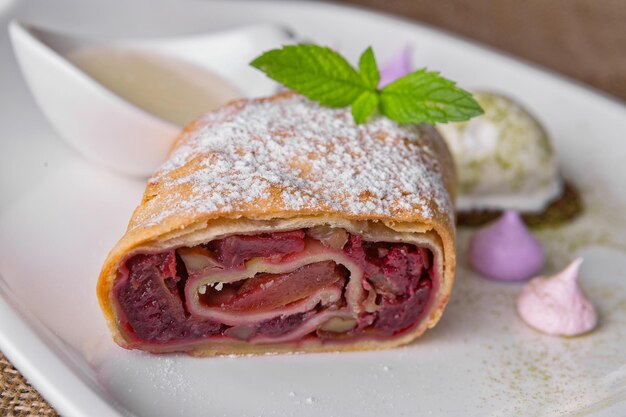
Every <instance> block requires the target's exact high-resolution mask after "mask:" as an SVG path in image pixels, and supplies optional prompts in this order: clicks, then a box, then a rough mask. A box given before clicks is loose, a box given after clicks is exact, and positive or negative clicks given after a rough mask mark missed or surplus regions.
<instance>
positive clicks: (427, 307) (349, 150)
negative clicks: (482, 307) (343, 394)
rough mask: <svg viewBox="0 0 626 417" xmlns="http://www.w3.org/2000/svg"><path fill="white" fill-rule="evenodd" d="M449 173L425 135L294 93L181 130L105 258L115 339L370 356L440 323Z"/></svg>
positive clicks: (244, 104)
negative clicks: (357, 118)
mask: <svg viewBox="0 0 626 417" xmlns="http://www.w3.org/2000/svg"><path fill="white" fill-rule="evenodd" d="M454 181H455V179H454V172H453V164H452V159H451V157H450V155H449V153H448V151H447V148H446V146H445V144H444V143H443V141H442V139H441V138H440V137H439V135H438V134H437V132H436V131H435V129H434V128H433V127H431V126H427V125H399V124H396V123H394V122H392V121H390V120H388V119H385V118H376V119H374V120H372V121H370V122H369V123H367V124H363V125H358V126H357V125H355V124H354V122H353V121H352V116H351V114H350V112H349V110H347V109H330V108H324V107H320V106H318V105H317V104H315V103H313V102H311V101H309V100H307V99H305V98H303V97H302V96H299V95H295V94H293V93H283V94H279V95H276V96H273V97H269V98H263V99H254V100H240V101H235V102H232V103H230V104H228V105H226V106H225V107H223V108H221V109H219V110H217V111H215V112H212V113H209V114H207V115H205V116H204V117H202V118H201V119H200V120H198V121H196V122H195V123H193V124H192V125H190V126H189V127H187V128H186V130H185V131H184V132H183V133H182V135H181V136H180V138H179V139H178V141H177V143H176V145H175V146H174V148H173V150H172V152H171V154H170V156H169V159H168V161H167V162H166V163H165V164H164V165H163V166H162V167H161V168H160V169H159V170H158V171H157V172H156V173H155V174H154V176H153V177H152V178H151V179H150V180H149V182H148V185H147V187H146V191H145V194H144V196H143V200H142V201H141V204H140V205H139V206H138V207H137V209H136V210H135V212H134V213H133V216H132V218H131V221H130V224H129V226H128V230H127V231H126V234H125V235H124V236H123V237H122V239H121V240H120V241H119V242H118V243H117V245H116V246H115V247H114V248H113V250H112V251H111V253H110V254H109V256H108V258H107V260H106V262H105V263H104V266H103V269H102V272H101V275H100V279H99V282H98V297H99V300H100V304H101V307H102V310H103V311H104V315H105V317H106V318H107V320H108V323H109V326H110V328H111V331H112V332H113V336H114V339H115V341H116V342H117V343H118V344H120V345H121V346H123V347H125V348H129V349H142V350H147V351H151V352H179V351H180V352H187V353H191V354H194V355H214V354H231V353H234V354H247V353H265V352H292V351H340V350H362V349H381V348H388V347H392V346H397V345H401V344H404V343H408V342H410V341H411V340H413V339H415V338H416V337H418V336H420V335H421V334H422V333H423V332H424V331H425V330H426V329H427V328H430V327H433V326H434V325H435V324H436V323H437V321H438V320H439V318H440V316H441V314H442V312H443V310H444V307H445V305H446V303H447V302H448V298H449V297H450V291H451V289H452V283H453V280H454V269H455V242H454V239H455V237H454V234H455V231H454V207H453V184H454Z"/></svg>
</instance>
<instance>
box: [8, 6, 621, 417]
mask: <svg viewBox="0 0 626 417" xmlns="http://www.w3.org/2000/svg"><path fill="white" fill-rule="evenodd" d="M5 4H6V3H5ZM11 18H19V19H21V20H23V21H27V22H31V23H36V24H38V25H41V26H47V27H49V28H53V29H59V30H65V31H68V32H73V33H82V34H94V35H111V34H114V35H116V36H161V35H170V34H188V33H194V32H196V33H197V32H203V31H207V30H213V29H218V28H225V27H231V26H235V25H240V24H244V23H254V22H257V23H258V22H279V23H283V24H286V25H288V26H290V27H292V28H293V29H294V30H295V31H297V33H298V34H300V35H302V36H304V37H305V38H308V39H313V40H315V41H317V42H323V43H327V44H329V45H332V46H334V47H336V48H338V49H340V50H341V51H342V52H345V53H347V55H348V56H349V57H350V58H351V59H353V60H354V59H355V58H356V57H357V54H358V53H359V52H360V51H362V50H363V49H364V48H365V47H366V46H367V45H370V44H371V45H373V46H374V49H375V51H376V53H377V55H378V57H379V58H380V60H381V61H384V60H385V59H387V58H389V57H390V56H392V55H393V54H394V53H396V52H397V51H399V50H400V49H401V48H402V47H404V45H405V44H406V43H407V42H408V43H410V44H411V45H412V46H413V48H414V52H415V53H414V57H413V59H414V65H415V66H418V67H419V66H426V65H427V66H428V67H429V68H431V69H436V70H441V71H442V72H443V73H444V74H446V75H447V76H449V77H450V78H452V79H455V80H458V81H459V82H460V84H461V85H463V86H466V87H470V88H473V87H479V88H488V89H492V90H494V91H501V92H505V93H508V94H510V95H511V96H513V97H515V98H517V99H519V100H520V101H521V102H522V103H524V104H525V105H526V106H527V107H528V108H530V109H531V110H532V111H533V112H534V113H535V114H537V115H539V117H540V118H541V120H542V121H543V122H544V123H545V125H546V127H547V128H548V130H549V132H550V134H551V135H552V137H553V140H554V143H555V146H556V148H557V150H558V153H559V157H560V162H561V165H562V169H563V173H564V175H565V176H566V177H567V178H568V179H570V180H572V181H573V182H575V183H576V184H577V185H578V186H579V187H580V189H581V190H582V191H583V195H584V198H585V202H586V204H587V210H586V214H585V215H584V216H583V217H582V218H580V219H579V220H577V221H576V222H574V223H572V224H570V225H568V226H565V227H562V228H560V229H556V230H548V231H543V232H541V233H540V234H539V237H540V239H541V240H542V241H543V242H544V244H545V245H546V248H547V251H548V260H549V262H548V265H547V267H546V271H547V272H550V271H555V270H556V269H558V268H560V267H562V266H563V265H564V264H565V263H566V262H567V261H568V260H570V259H571V258H573V257H574V256H578V255H582V256H584V257H585V263H584V265H583V269H582V277H583V278H582V285H583V287H584V288H585V290H586V291H587V293H588V294H589V295H590V297H591V298H592V299H593V300H594V301H595V303H596V304H597V306H598V309H599V311H600V313H601V325H600V327H599V329H598V330H597V331H596V332H594V333H592V334H590V335H588V336H585V337H581V338H573V339H559V338H552V337H547V336H542V335H540V334H538V333H536V332H534V331H532V330H530V329H528V328H527V327H525V326H524V325H523V323H522V322H521V321H520V320H519V319H518V318H517V316H516V314H515V310H514V301H515V297H516V295H517V294H518V292H519V289H520V287H519V285H518V284H513V285H504V284H497V283H493V282H488V281H485V280H483V279H481V278H479V277H477V276H476V275H474V274H473V273H471V272H470V271H469V270H468V269H467V268H466V267H465V260H464V256H463V253H464V250H465V247H466V243H467V237H468V232H467V231H461V233H460V239H459V255H460V268H459V271H458V275H457V282H458V285H457V286H456V288H455V292H454V296H453V298H452V300H451V302H450V305H449V307H448V309H447V311H446V313H445V314H444V317H443V319H442V320H441V322H440V324H439V325H438V326H437V327H436V328H435V329H434V330H432V331H430V332H428V333H427V334H426V335H425V336H424V337H423V338H421V339H420V340H419V341H418V342H417V343H414V344H412V345H410V346H408V347H405V348H401V349H396V350H390V351H384V352H365V353H348V354H315V355H285V356H262V357H243V358H211V359H194V358H189V357H184V356H150V355H146V354H141V353H137V352H129V351H124V350H122V349H120V348H118V347H117V346H116V345H114V344H113V342H112V341H111V340H110V338H109V334H108V331H107V329H106V326H105V322H104V320H103V318H102V316H101V314H100V311H99V308H98V305H97V301H96V297H95V283H96V277H97V275H98V273H99V268H100V265H101V263H102V261H103V260H104V257H105V255H106V253H107V251H108V250H109V249H110V248H111V247H112V246H113V245H114V243H115V241H116V240H117V239H118V238H119V237H120V236H121V235H122V233H123V231H124V228H125V225H126V222H127V220H128V219H129V217H130V214H131V212H132V210H133V208H134V206H135V205H136V204H137V203H138V201H139V199H140V196H141V194H142V192H143V187H144V184H143V182H142V181H138V180H132V179H128V178H124V177H121V176H118V175H116V174H113V173H110V172H107V171H106V170H104V169H102V168H100V167H98V166H93V165H92V164H90V163H89V162H87V161H85V160H83V159H82V158H81V157H79V156H78V155H77V154H76V153H75V152H74V151H73V150H71V149H70V148H69V147H68V146H67V145H65V143H64V142H63V141H62V140H61V139H59V138H58V137H56V135H55V133H54V132H53V131H52V130H51V128H50V127H49V126H48V124H47V123H46V121H45V120H44V119H43V117H42V115H41V114H40V112H39V110H38V109H37V107H36V105H35V104H34V102H33V100H32V98H31V97H30V95H29V93H28V91H27V89H26V86H25V84H24V81H23V79H22V78H21V75H20V73H19V71H18V68H17V65H16V62H15V59H14V57H13V55H12V52H11V50H10V46H9V41H8V38H7V34H6V31H4V32H3V33H2V34H1V35H0V40H1V42H0V62H1V63H2V67H1V71H0V91H2V94H0V132H2V136H1V137H0V275H1V279H0V349H2V350H3V351H4V353H5V354H6V355H7V356H8V357H9V359H10V360H12V361H13V362H14V363H15V365H16V366H17V367H18V368H19V369H20V370H21V371H22V372H23V373H24V374H25V375H26V376H27V377H28V378H29V379H30V380H31V381H32V383H33V384H34V385H35V387H36V388H37V389H39V390H40V391H41V392H42V394H43V395H44V396H45V397H46V398H47V399H48V400H49V401H50V402H51V403H52V404H53V405H54V406H55V407H56V408H57V409H58V410H59V411H60V412H61V413H62V414H63V415H65V416H67V417H74V416H87V415H88V416H94V417H95V416H114V415H137V416H150V417H157V416H176V415H185V416H200V415H214V416H222V415H223V416H261V415H262V416H286V415H298V416H379V415H394V416H401V415H410V416H413V415H429V414H432V415H465V416H470V415H475V416H488V415H494V416H503V415H521V414H523V415H589V414H593V415H597V416H621V415H624V414H626V348H625V343H626V342H625V341H626V252H625V250H626V249H625V248H626V230H625V229H626V226H625V225H626V210H625V208H626V188H625V187H624V186H623V182H624V180H625V179H626V164H624V161H626V139H625V136H624V132H626V108H625V107H624V106H623V105H622V104H621V103H618V102H617V101H612V100H611V99H607V98H605V97H603V96H601V95H599V94H597V93H595V92H593V91H590V90H589V89H586V88H583V87H581V86H578V85H576V84H574V83H572V82H569V81H566V80H564V79H562V78H559V77H557V76H555V75H552V74H549V73H546V72H544V71H541V70H538V69H535V68H533V67H530V66H528V65H526V64H523V63H520V62H519V61H515V60H513V59H511V58H507V57H505V56H502V55H500V54H497V53H494V52H492V51H489V50H487V49H485V48H482V47H479V46H476V45H474V44H471V43H468V42H466V41H463V40H459V39H457V38H454V37H451V36H449V35H445V34H442V33H440V32H437V31H434V30H432V29H429V28H425V27H423V26H418V25H415V24H412V23H409V22H405V21H402V20H400V19H396V18H391V17H387V16H383V15H379V14H374V13H370V12H366V11H362V10H358V9H352V8H345V7H339V6H334V5H330V4H324V3H300V2H264V1H254V2H253V1H250V2H243V1H242V2H232V1H231V2H226V1H224V2H164V1H158V2H157V1H133V2H122V1H107V2H105V1H102V2H100V3H95V2H72V1H69V0H63V1H55V2H47V1H43V0H41V1H34V0H24V1H21V2H19V3H15V4H11V3H10V2H9V3H8V6H5V9H4V10H0V24H1V25H2V26H3V27H6V25H7V23H8V21H9V20H10V19H11ZM598 65H601V63H598ZM76 117H80V115H79V114H77V115H76ZM103 128H105V127H103Z"/></svg>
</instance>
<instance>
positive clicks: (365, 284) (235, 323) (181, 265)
mask: <svg viewBox="0 0 626 417" xmlns="http://www.w3.org/2000/svg"><path fill="white" fill-rule="evenodd" d="M341 233H342V235H341V236H339V237H340V239H332V236H331V238H329V237H328V233H320V232H319V231H316V232H315V233H307V231H306V230H297V231H290V232H279V233H264V234H258V235H234V236H228V237H225V238H222V239H219V240H215V241H212V242H209V243H208V244H206V245H200V246H197V247H194V248H179V249H176V250H171V251H167V252H163V253H158V254H138V255H134V256H132V257H131V258H129V259H128V260H126V262H125V263H124V265H123V266H122V267H121V268H120V269H119V271H118V279H117V280H116V283H115V285H114V289H113V297H114V299H115V300H116V301H117V303H116V305H117V313H118V319H119V320H120V322H121V323H122V324H123V329H124V334H125V336H126V338H127V339H129V340H132V341H133V342H134V343H136V344H142V343H145V344H150V345H160V346H161V345H166V346H167V345H168V344H171V345H176V344H188V343H193V342H196V341H200V340H203V339H206V338H211V339H212V340H216V341H219V340H227V339H234V340H245V341H248V342H250V343H272V342H274V341H275V342H277V343H278V342H298V341H301V340H306V339H310V338H318V339H321V340H322V341H328V340H334V341H337V342H339V341H341V340H354V338H358V337H361V336H363V337H368V338H371V337H381V338H384V337H391V336H394V335H397V334H398V333H401V332H404V331H407V330H409V329H411V328H414V327H415V326H416V325H417V323H419V321H420V319H421V318H422V316H423V314H422V313H423V312H424V310H425V308H426V306H427V305H428V302H429V301H430V299H431V295H432V293H433V285H434V281H435V279H436V273H435V269H434V266H433V263H434V262H433V254H432V252H431V251H430V250H429V249H427V248H423V247H418V246H416V245H413V244H407V243H389V242H368V241H363V239H362V237H361V236H358V235H349V234H346V233H345V231H343V230H341ZM331 235H332V229H331ZM313 236H323V239H322V238H320V240H317V239H315V238H314V237H313ZM346 240H347V242H346ZM328 242H333V243H332V245H331V244H329V243H328ZM337 242H339V244H340V245H343V247H338V245H337ZM310 248H314V249H315V250H313V251H312V250H311V249H310ZM307 251H308V252H307ZM326 254H328V256H325V255H326ZM253 260H254V261H255V262H257V263H258V262H260V264H261V265H262V267H261V268H265V269H267V271H269V272H267V271H266V272H257V273H255V272H256V271H257V270H258V269H253V270H252V272H251V276H243V275H245V274H246V271H247V268H249V267H251V266H250V265H252V261H253ZM309 260H310V262H309ZM341 260H344V263H345V265H343V264H342V261H341ZM248 261H250V262H248ZM291 265H295V266H294V267H293V268H292V269H290V270H286V271H284V270H281V269H280V268H281V266H284V268H283V269H285V268H291ZM254 268H259V267H258V265H257V266H254ZM272 268H273V269H272ZM276 268H278V269H276ZM275 271H279V272H275ZM233 274H234V275H233ZM237 274H239V275H237ZM242 274H243V275H242ZM220 277H223V278H224V279H223V282H222V281H221V280H220ZM357 279H358V280H359V282H358V283H357V284H356V286H354V283H352V284H351V280H357ZM188 286H191V287H190V288H191V289H189V288H188ZM186 289H187V290H186ZM186 294H187V296H189V294H192V297H194V298H195V299H196V301H195V302H192V300H187V299H186V298H187V297H186Z"/></svg>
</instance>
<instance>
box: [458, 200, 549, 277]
mask: <svg viewBox="0 0 626 417" xmlns="http://www.w3.org/2000/svg"><path fill="white" fill-rule="evenodd" d="M469 263H470V265H471V266H472V268H474V270H475V271H476V272H478V273H479V274H481V275H484V276H486V277H488V278H491V279H496V280H502V281H519V280H524V279H528V278H530V277H532V276H533V275H535V274H536V273H537V272H539V271H540V270H541V268H542V267H543V263H544V251H543V247H542V246H541V244H540V243H539V242H538V241H537V239H535V237H534V236H533V235H531V234H530V232H529V231H528V229H527V228H526V225H525V224H524V221H523V220H522V218H521V216H520V214H519V213H518V212H516V211H506V212H505V213H504V214H503V215H502V216H501V217H500V218H499V219H498V220H496V221H494V222H492V223H489V224H488V225H487V226H485V227H483V228H482V229H480V230H479V231H477V232H476V233H475V234H474V236H473V237H472V240H471V241H470V245H469Z"/></svg>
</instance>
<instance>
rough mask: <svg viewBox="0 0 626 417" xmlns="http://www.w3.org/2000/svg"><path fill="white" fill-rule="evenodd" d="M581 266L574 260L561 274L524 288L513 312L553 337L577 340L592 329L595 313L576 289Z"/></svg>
mask: <svg viewBox="0 0 626 417" xmlns="http://www.w3.org/2000/svg"><path fill="white" fill-rule="evenodd" d="M581 263H582V259H581V258H578V259H576V260H574V261H573V262H572V263H571V264H569V266H568V267H567V268H565V269H564V270H563V271H561V272H559V273H557V274H555V275H552V276H545V277H537V278H533V279H532V280H531V281H530V282H528V283H527V284H526V285H525V286H524V288H523V289H522V293H521V294H520V296H519V298H518V300H517V311H518V313H519V315H520V317H521V318H522V319H523V320H524V321H525V322H526V323H527V324H528V325H529V326H531V327H534V328H535V329H537V330H539V331H541V332H543V333H546V334H549V335H556V336H577V335H580V334H583V333H587V332H589V331H591V330H593V329H594V327H596V324H597V322H598V315H597V313H596V309H595V307H594V306H593V304H592V303H591V301H589V299H587V297H586V296H585V294H583V292H582V290H581V288H580V286H579V285H578V271H579V269H580V264H581Z"/></svg>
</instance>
